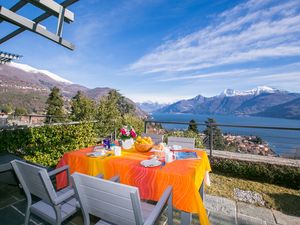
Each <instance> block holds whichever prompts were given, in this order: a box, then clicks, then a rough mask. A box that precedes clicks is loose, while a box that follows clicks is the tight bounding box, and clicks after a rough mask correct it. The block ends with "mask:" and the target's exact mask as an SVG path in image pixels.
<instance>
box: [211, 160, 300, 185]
mask: <svg viewBox="0 0 300 225" xmlns="http://www.w3.org/2000/svg"><path fill="white" fill-rule="evenodd" d="M211 166H212V170H213V172H214V173H219V174H223V175H230V176H233V177H239V178H245V179H248V180H255V181H260V182H266V183H271V184H278V185H280V186H284V187H288V188H293V189H298V190H299V189H300V168H299V167H291V166H283V165H274V164H268V163H261V162H248V161H240V160H235V159H224V158H218V157H213V158H212V159H211Z"/></svg>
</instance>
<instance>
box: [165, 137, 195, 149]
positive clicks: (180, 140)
mask: <svg viewBox="0 0 300 225" xmlns="http://www.w3.org/2000/svg"><path fill="white" fill-rule="evenodd" d="M168 145H169V146H172V145H180V146H182V148H186V149H194V148H195V138H186V137H173V136H170V137H168Z"/></svg>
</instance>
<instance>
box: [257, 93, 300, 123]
mask: <svg viewBox="0 0 300 225" xmlns="http://www.w3.org/2000/svg"><path fill="white" fill-rule="evenodd" d="M254 115H255V116H265V117H276V118H287V119H298V120H299V119H300V98H297V99H295V100H292V101H290V102H286V103H284V104H280V105H277V106H273V107H270V108H268V109H267V110H265V111H262V112H260V113H257V114H254Z"/></svg>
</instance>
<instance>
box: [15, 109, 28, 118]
mask: <svg viewBox="0 0 300 225" xmlns="http://www.w3.org/2000/svg"><path fill="white" fill-rule="evenodd" d="M26 114H28V112H27V109H25V108H24V107H16V108H15V115H16V116H21V115H26Z"/></svg>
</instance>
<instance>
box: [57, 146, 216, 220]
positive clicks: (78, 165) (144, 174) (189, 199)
mask: <svg viewBox="0 0 300 225" xmlns="http://www.w3.org/2000/svg"><path fill="white" fill-rule="evenodd" d="M92 149H93V147H90V148H85V149H81V150H78V151H74V152H70V153H66V154H64V156H63V157H62V159H61V160H60V162H59V163H58V167H61V166H64V165H69V167H70V173H71V174H72V173H74V172H75V171H76V172H79V173H84V174H88V175H92V176H95V175H98V174H99V173H102V174H103V175H104V178H105V179H109V178H111V177H113V176H115V175H119V176H120V182H121V183H123V184H128V185H132V186H136V187H138V188H139V191H140V196H141V198H142V199H146V200H154V201H158V200H159V197H160V196H161V195H162V194H163V191H164V190H165V189H166V187H167V186H168V185H172V186H173V205H174V207H176V208H177V209H179V210H182V211H186V212H190V213H198V215H199V220H200V223H201V225H206V224H209V221H208V217H207V214H206V210H205V208H204V205H203V202H202V199H201V197H200V195H199V188H200V186H201V183H202V181H203V179H204V177H205V174H206V172H207V171H210V170H211V168H210V164H209V160H208V157H207V154H206V152H205V151H199V150H197V151H196V152H197V154H198V155H199V156H200V157H201V159H192V160H176V161H173V162H172V163H168V164H166V165H165V166H164V167H154V168H145V167H143V166H141V165H140V162H141V160H144V159H148V158H149V155H150V154H151V153H145V154H142V153H137V152H135V151H123V152H122V156H109V157H97V158H92V157H88V156H86V153H88V152H90V151H92ZM65 184H66V177H65V176H63V175H62V176H60V177H58V179H57V186H58V187H63V186H64V185H65Z"/></svg>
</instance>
